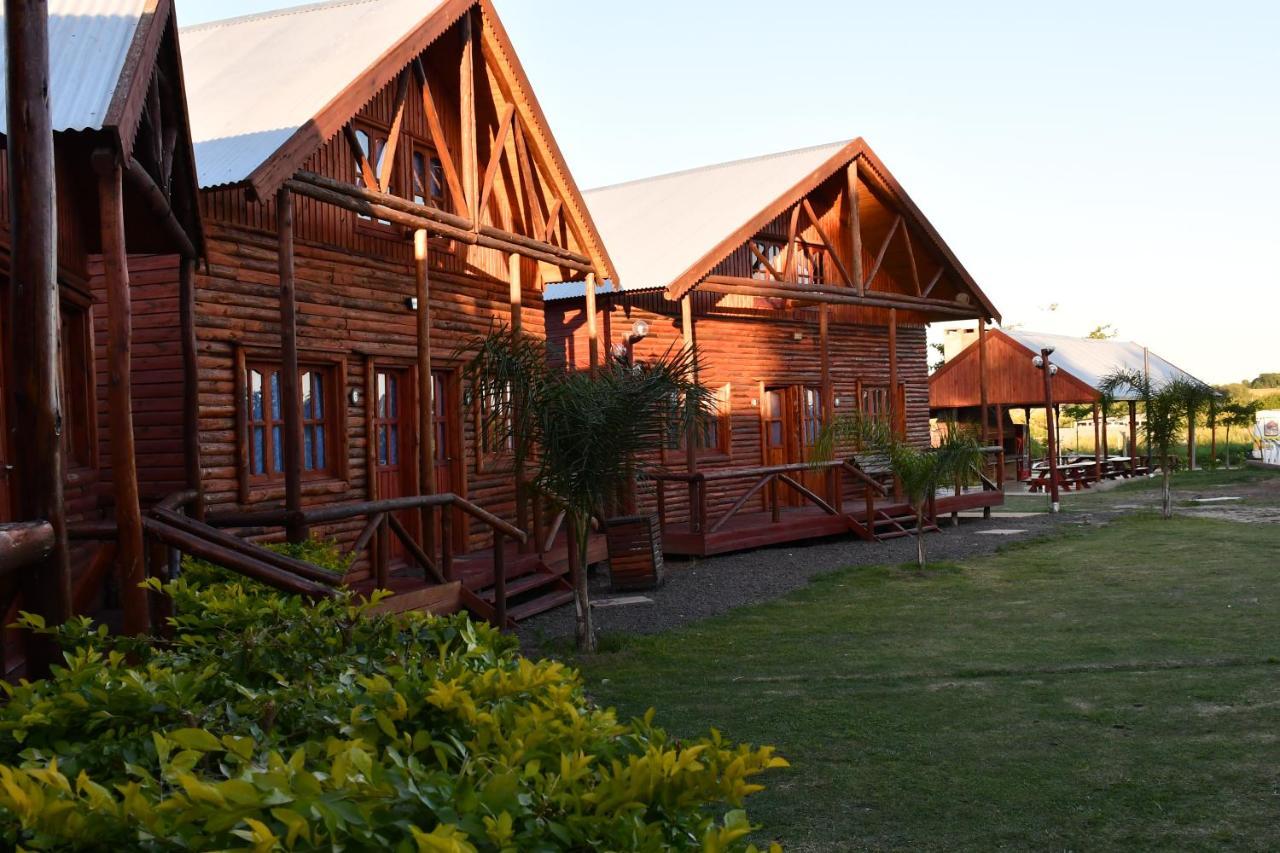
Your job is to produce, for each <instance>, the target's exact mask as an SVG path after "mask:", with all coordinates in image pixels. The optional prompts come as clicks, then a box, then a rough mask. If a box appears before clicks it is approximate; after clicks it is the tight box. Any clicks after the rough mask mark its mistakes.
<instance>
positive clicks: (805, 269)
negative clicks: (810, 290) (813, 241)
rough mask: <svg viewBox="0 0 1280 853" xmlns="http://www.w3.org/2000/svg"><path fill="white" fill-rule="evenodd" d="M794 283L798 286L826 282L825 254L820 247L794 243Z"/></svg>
mask: <svg viewBox="0 0 1280 853" xmlns="http://www.w3.org/2000/svg"><path fill="white" fill-rule="evenodd" d="M796 250H797V251H796V282H797V283H798V284H822V283H823V282H824V281H826V276H825V270H824V267H825V257H826V252H825V251H823V249H822V247H821V246H813V245H810V244H809V243H803V242H797V243H796Z"/></svg>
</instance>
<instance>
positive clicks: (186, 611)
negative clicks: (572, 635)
mask: <svg viewBox="0 0 1280 853" xmlns="http://www.w3.org/2000/svg"><path fill="white" fill-rule="evenodd" d="M155 587H156V589H157V590H161V589H162V590H163V593H164V594H166V595H169V596H171V597H172V598H173V600H174V612H175V613H176V614H177V615H176V616H175V617H174V620H173V626H174V635H173V637H172V639H171V640H170V641H169V642H167V643H164V644H162V645H161V644H156V645H151V644H148V643H144V642H141V641H138V640H129V639H123V638H114V637H109V636H108V635H107V633H106V630H105V628H102V627H99V628H94V627H93V626H92V625H91V623H90V622H89V621H88V620H78V621H74V622H72V623H69V624H68V625H65V626H62V627H61V628H59V629H57V630H56V631H54V632H53V633H54V634H55V635H56V636H57V637H58V639H59V642H60V643H61V644H62V646H63V648H64V649H66V652H65V660H66V666H65V667H59V668H56V669H55V672H54V674H53V675H52V676H51V677H50V678H49V679H47V680H42V681H38V682H35V683H25V682H24V683H22V684H20V685H18V686H16V687H14V686H10V685H5V690H6V692H7V693H8V695H9V699H8V702H7V703H6V704H5V705H4V706H3V707H0V844H3V846H4V847H6V848H7V849H13V848H25V849H32V850H34V849H42V850H43V849H65V848H82V849H89V848H92V849H107V850H172V849H188V850H205V849H241V850H261V851H266V850H276V849H290V850H330V849H346V850H371V849H372V850H397V851H402V850H403V851H412V850H420V851H421V850H430V851H471V850H485V851H490V850H492V851H499V850H501V851H517V850H518V851H525V850H530V851H537V850H562V849H609V850H667V849H675V850H681V849H703V850H708V851H720V850H739V849H743V848H744V847H745V846H746V842H745V836H746V835H747V834H748V833H749V832H750V831H751V829H752V827H750V826H749V824H748V822H747V818H746V815H745V813H744V812H742V811H741V810H740V808H741V804H742V801H743V799H744V798H745V797H746V796H747V795H748V794H751V793H753V792H754V791H757V790H760V786H759V785H757V784H755V783H754V781H753V778H754V777H756V776H757V775H758V774H760V773H762V772H763V771H765V770H767V769H769V768H773V767H782V766H785V764H786V762H785V761H783V760H782V759H781V758H778V757H776V756H775V754H774V752H773V750H772V749H771V748H767V747H766V748H761V749H752V748H750V747H747V746H742V745H734V744H730V743H727V742H726V741H724V740H723V739H722V738H721V737H720V735H719V734H718V733H716V732H714V731H713V732H712V733H711V735H710V736H709V737H708V738H706V739H702V740H697V741H689V742H681V741H678V740H675V739H673V738H670V737H668V736H667V735H666V734H665V733H664V732H663V731H662V730H661V729H658V728H655V727H654V726H653V725H652V711H651V712H650V713H649V715H647V716H646V717H645V719H643V720H636V721H633V722H631V723H628V724H622V723H619V721H618V720H617V719H616V717H615V715H614V713H613V711H612V710H604V709H600V708H597V707H594V706H593V705H592V704H591V703H590V702H589V700H588V699H587V697H586V696H585V695H584V693H583V689H582V684H581V682H580V680H579V678H578V675H577V674H576V673H575V672H574V671H572V670H570V669H568V668H566V667H565V666H564V665H563V664H560V663H558V662H553V661H540V662H534V661H531V660H528V659H526V658H522V657H520V656H519V655H518V654H517V651H516V643H515V641H514V640H513V639H511V638H509V637H505V636H503V635H501V634H499V633H497V632H495V631H493V630H492V629H490V628H489V627H487V626H484V625H477V624H474V623H472V622H470V621H469V620H468V619H466V618H465V617H462V616H458V617H452V618H433V617H427V616H424V615H421V614H400V615H396V616H384V615H375V614H373V613H372V612H371V611H370V604H371V603H370V602H367V601H364V600H362V599H356V598H354V597H352V596H350V595H343V596H341V597H339V598H336V599H334V600H330V601H322V602H319V603H317V604H314V605H313V604H309V603H307V602H304V601H303V600H301V599H300V598H297V597H291V596H286V595H282V594H278V593H275V592H272V591H270V590H266V589H264V588H262V587H259V586H257V585H256V584H251V583H242V582H237V581H231V580H228V579H227V576H226V575H223V574H221V573H220V572H219V571H218V570H216V569H212V568H211V567H209V566H207V565H200V564H193V565H190V566H188V568H187V571H186V572H185V573H184V576H183V577H182V578H181V579H179V580H176V581H174V582H172V583H170V584H167V585H165V586H164V587H163V588H161V587H159V585H158V584H155ZM375 601H376V599H375ZM23 623H24V624H25V625H26V626H27V627H29V628H31V629H33V630H44V628H43V626H42V625H41V624H40V620H39V619H38V618H37V617H33V616H30V615H25V614H24V617H23ZM726 809H727V810H726Z"/></svg>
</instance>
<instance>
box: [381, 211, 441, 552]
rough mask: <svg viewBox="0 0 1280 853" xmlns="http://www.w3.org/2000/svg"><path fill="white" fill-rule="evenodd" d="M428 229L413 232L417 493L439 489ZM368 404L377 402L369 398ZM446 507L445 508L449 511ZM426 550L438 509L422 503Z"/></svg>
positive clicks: (432, 539)
mask: <svg viewBox="0 0 1280 853" xmlns="http://www.w3.org/2000/svg"><path fill="white" fill-rule="evenodd" d="M429 252H430V249H429V244H428V239H427V232H426V230H425V229H422V228H419V229H418V230H417V231H414V232H413V280H414V286H415V289H414V294H415V296H416V297H417V300H418V317H417V326H418V494H422V495H434V494H435V493H436V429H435V411H436V410H435V390H436V384H435V380H434V379H433V378H432V375H431V274H430V265H429V263H428V261H429V260H430V258H429ZM369 405H374V401H373V400H370V401H369ZM450 510H451V508H450V507H445V508H444V510H443V512H445V513H448V512H450ZM421 524H422V533H423V541H424V542H425V543H426V546H427V547H426V551H427V553H428V554H430V555H431V556H432V558H434V557H435V556H436V512H435V509H434V508H433V507H423V508H422V513H421Z"/></svg>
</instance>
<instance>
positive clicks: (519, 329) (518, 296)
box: [495, 252, 595, 606]
mask: <svg viewBox="0 0 1280 853" xmlns="http://www.w3.org/2000/svg"><path fill="white" fill-rule="evenodd" d="M507 279H508V282H509V285H508V286H509V288H510V297H511V334H512V335H513V336H515V337H519V336H520V335H521V334H522V333H523V329H524V318H523V316H521V315H522V313H523V302H524V293H523V288H524V282H523V279H522V274H521V269H520V256H519V255H518V254H516V253H515V252H512V253H511V254H510V255H509V256H508V257H507ZM591 291H592V295H591V297H590V299H591V301H592V302H594V301H595V288H594V287H592V288H591ZM511 403H512V405H513V406H517V407H518V406H521V405H522V403H523V401H521V400H512V401H511ZM522 421H523V418H522V417H520V416H519V415H517V416H516V419H515V422H516V423H521V422H522ZM521 440H522V436H518V435H513V436H512V437H511V441H512V444H513V446H514V443H515V442H517V441H521ZM520 456H521V457H522V458H521V459H520V460H519V462H518V464H517V465H516V466H515V470H514V471H513V472H512V474H513V476H514V478H515V486H516V527H519V528H520V529H521V530H523V531H525V532H530V527H529V505H528V500H527V498H528V496H527V495H526V494H525V471H524V459H523V453H521V454H520ZM532 533H533V534H534V535H533V536H532V537H531V538H529V539H527V540H525V541H524V542H522V543H520V545H519V550H520V552H521V553H523V554H527V553H529V552H530V551H532V550H533V548H534V545H535V540H536V539H537V531H536V530H534V531H532ZM495 547H496V546H495ZM495 557H496V552H495ZM503 606H505V602H504V603H503Z"/></svg>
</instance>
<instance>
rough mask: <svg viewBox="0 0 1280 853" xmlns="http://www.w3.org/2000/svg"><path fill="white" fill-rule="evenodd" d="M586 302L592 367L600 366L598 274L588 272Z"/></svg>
mask: <svg viewBox="0 0 1280 853" xmlns="http://www.w3.org/2000/svg"><path fill="white" fill-rule="evenodd" d="M586 297H587V298H586V304H585V307H584V308H583V310H584V311H585V312H586V314H587V354H588V359H587V360H588V363H589V364H590V365H591V369H592V370H595V369H596V368H597V367H599V366H600V332H599V329H598V328H597V324H596V276H595V273H587V283H586Z"/></svg>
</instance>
